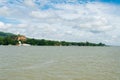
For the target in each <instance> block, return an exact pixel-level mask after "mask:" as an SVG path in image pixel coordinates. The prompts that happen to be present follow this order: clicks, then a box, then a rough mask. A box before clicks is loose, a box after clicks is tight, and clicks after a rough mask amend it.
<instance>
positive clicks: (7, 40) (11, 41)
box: [0, 32, 105, 46]
mask: <svg viewBox="0 0 120 80" xmlns="http://www.w3.org/2000/svg"><path fill="white" fill-rule="evenodd" d="M17 36H18V35H14V34H11V33H3V32H0V45H17V44H18V40H17V39H16V37H17ZM21 42H22V43H24V44H30V45H37V46H105V44H103V43H98V44H96V43H90V42H66V41H52V40H45V39H31V38H27V39H26V40H25V41H21Z"/></svg>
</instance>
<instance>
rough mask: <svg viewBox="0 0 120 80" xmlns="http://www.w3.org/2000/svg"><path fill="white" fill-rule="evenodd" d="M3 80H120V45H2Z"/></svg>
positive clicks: (0, 68)
mask: <svg viewBox="0 0 120 80" xmlns="http://www.w3.org/2000/svg"><path fill="white" fill-rule="evenodd" d="M0 80H120V47H75V46H74V47H72V46H71V47H62V46H60V47H52V46H41V47H40V46H29V47H25V46H19V47H18V46H0Z"/></svg>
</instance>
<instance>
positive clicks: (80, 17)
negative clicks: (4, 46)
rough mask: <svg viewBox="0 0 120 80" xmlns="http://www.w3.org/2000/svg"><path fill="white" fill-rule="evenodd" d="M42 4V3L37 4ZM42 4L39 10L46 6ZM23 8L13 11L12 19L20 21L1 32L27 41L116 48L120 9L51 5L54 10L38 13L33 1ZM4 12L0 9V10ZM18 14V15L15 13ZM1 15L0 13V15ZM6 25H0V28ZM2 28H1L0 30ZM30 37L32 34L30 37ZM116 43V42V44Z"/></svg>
mask: <svg viewBox="0 0 120 80" xmlns="http://www.w3.org/2000/svg"><path fill="white" fill-rule="evenodd" d="M40 1H43V0H40ZM48 2H49V0H45V1H44V2H43V3H41V4H40V5H39V7H41V6H43V5H45V4H46V3H48ZM25 4H26V5H27V6H30V7H34V8H31V9H30V7H26V5H25V7H26V8H19V10H17V8H14V10H12V9H10V10H12V11H9V10H8V9H7V7H4V8H6V10H5V11H3V12H4V13H7V12H8V13H10V12H12V13H13V15H12V14H11V16H12V17H13V18H16V19H18V20H20V21H21V23H20V24H12V25H11V27H10V28H9V27H7V28H4V31H8V32H13V33H21V34H24V35H27V36H29V37H34V38H45V39H54V40H67V41H91V42H104V43H107V44H119V45H120V43H119V42H118V41H119V39H120V38H119V37H120V35H119V32H120V31H119V30H120V27H119V26H120V24H119V21H120V16H119V15H118V14H119V13H120V11H118V12H117V13H115V11H117V10H118V9H119V8H120V7H119V6H116V5H109V4H104V3H99V2H94V3H91V2H89V3H86V4H72V5H71V4H52V3H51V6H53V7H54V8H50V9H46V10H41V9H40V8H39V7H35V3H33V1H32V0H29V1H27V0H26V2H25ZM0 10H1V11H2V10H3V9H2V8H1V9H0ZM17 11H18V13H17ZM4 13H2V12H1V13H0V15H3V14H4ZM6 25H8V24H5V23H0V28H3V26H6ZM1 26H2V27H1ZM31 33H32V34H31ZM116 41H117V42H116Z"/></svg>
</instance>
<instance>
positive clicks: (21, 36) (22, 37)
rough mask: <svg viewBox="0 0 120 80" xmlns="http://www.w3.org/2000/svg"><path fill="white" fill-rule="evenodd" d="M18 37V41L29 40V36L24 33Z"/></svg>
mask: <svg viewBox="0 0 120 80" xmlns="http://www.w3.org/2000/svg"><path fill="white" fill-rule="evenodd" d="M16 38H17V40H18V41H26V40H27V38H26V37H25V36H23V35H18V36H17V37H16Z"/></svg>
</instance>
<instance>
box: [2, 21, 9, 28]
mask: <svg viewBox="0 0 120 80" xmlns="http://www.w3.org/2000/svg"><path fill="white" fill-rule="evenodd" d="M10 27H11V24H5V23H3V22H0V29H7V28H10Z"/></svg>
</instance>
